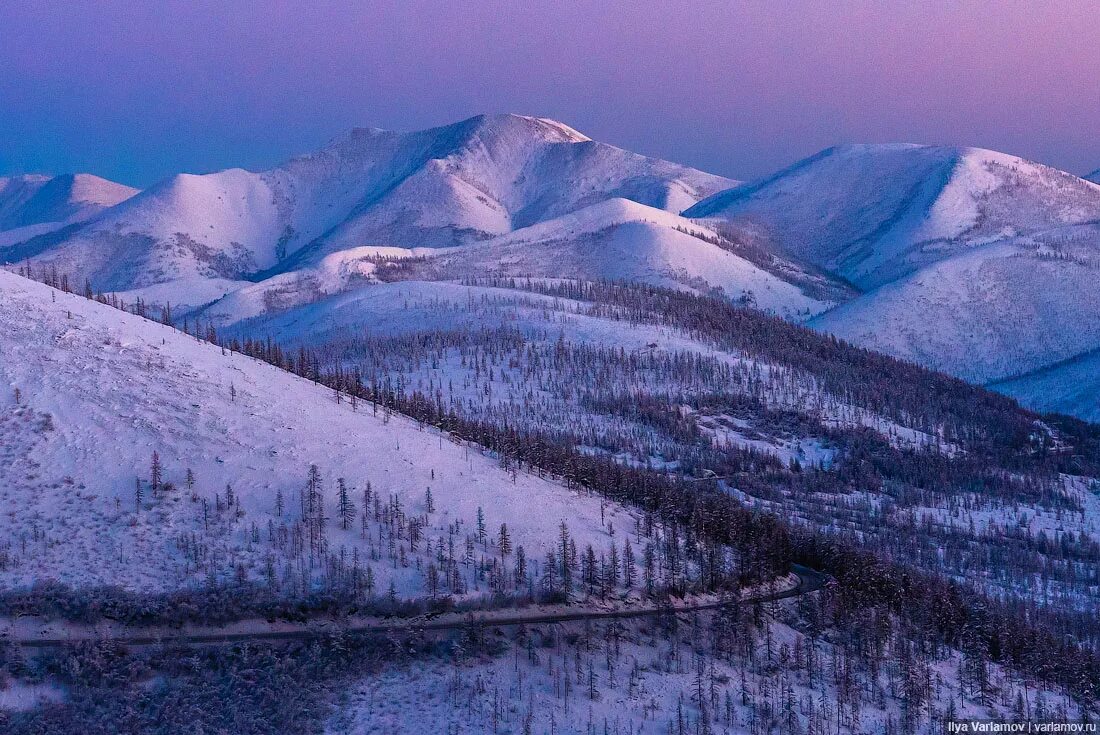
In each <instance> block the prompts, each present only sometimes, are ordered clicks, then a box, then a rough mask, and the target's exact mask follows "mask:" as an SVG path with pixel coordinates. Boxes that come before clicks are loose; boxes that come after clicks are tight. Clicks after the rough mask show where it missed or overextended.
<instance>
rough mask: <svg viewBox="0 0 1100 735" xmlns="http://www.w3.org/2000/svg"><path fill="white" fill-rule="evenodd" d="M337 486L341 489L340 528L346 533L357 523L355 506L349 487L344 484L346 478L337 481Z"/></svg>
mask: <svg viewBox="0 0 1100 735" xmlns="http://www.w3.org/2000/svg"><path fill="white" fill-rule="evenodd" d="M336 486H337V487H338V488H339V497H338V500H337V503H338V506H337V511H338V512H339V514H340V527H341V528H343V529H344V530H345V531H346V530H348V529H349V528H351V524H352V523H353V522H354V521H355V504H354V503H353V502H352V500H351V496H350V495H349V493H348V486H347V483H346V482H344V478H342V477H341V478H339V479H337V480H336Z"/></svg>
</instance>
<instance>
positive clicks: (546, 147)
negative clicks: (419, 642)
mask: <svg viewBox="0 0 1100 735" xmlns="http://www.w3.org/2000/svg"><path fill="white" fill-rule="evenodd" d="M733 183H735V182H732V181H730V180H728V179H724V178H722V177H719V176H713V175H710V174H706V173H703V172H701V171H696V170H694V169H690V168H687V167H685V166H680V165H678V164H673V163H669V162H667V161H661V160H657V159H652V158H647V157H645V156H640V155H638V154H635V153H630V152H629V151H625V150H622V149H619V148H615V147H613V146H609V145H605V144H602V143H597V142H595V141H592V140H590V139H588V138H587V137H585V136H583V135H581V134H580V133H578V132H577V131H575V130H573V129H572V128H570V127H568V126H566V125H563V124H561V123H558V122H554V121H552V120H546V119H542V118H532V117H521V116H517V115H500V116H478V117H474V118H470V119H469V120H464V121H462V122H459V123H455V124H453V125H447V126H444V127H439V128H432V129H429V130H423V131H419V132H413V133H394V132H387V131H382V130H374V129H358V130H353V131H351V132H349V133H347V134H345V135H343V136H341V137H339V138H337V139H336V140H334V141H333V142H332V143H331V144H329V145H328V146H327V147H325V148H324V149H322V150H321V151H318V152H316V153H313V154H310V155H307V156H301V157H298V158H295V159H292V160H291V161H289V162H287V163H286V164H285V165H283V166H280V167H278V168H275V169H272V170H270V171H266V172H262V173H252V172H248V171H243V170H240V169H232V170H228V171H222V172H219V173H215V174H208V175H204V176H193V175H179V176H176V177H173V178H171V179H168V180H167V181H164V182H162V183H160V184H158V185H157V186H154V187H153V188H152V189H150V190H148V191H146V192H144V193H143V194H141V195H140V196H137V197H134V198H133V199H131V200H129V201H127V202H125V204H124V205H123V206H120V207H116V208H114V209H112V210H109V211H107V212H104V213H103V214H102V215H101V216H99V217H97V218H96V219H95V220H93V221H91V222H88V223H87V224H86V225H84V226H82V227H79V228H75V229H70V230H67V231H65V232H64V233H55V234H53V235H50V236H45V237H40V238H37V239H33V240H30V241H28V242H25V243H23V244H21V245H19V246H17V247H9V248H8V249H7V251H0V258H6V259H8V260H17V259H23V258H28V257H32V258H34V257H37V258H40V259H42V260H49V261H52V262H57V263H59V264H60V265H62V266H63V267H65V268H66V269H67V270H69V271H70V272H74V273H76V275H83V276H85V277H88V278H90V279H91V280H92V282H93V283H94V284H95V285H96V287H98V288H102V289H110V290H122V289H130V288H135V287H141V286H149V285H152V284H156V283H162V282H166V281H171V280H175V279H178V278H186V277H194V276H202V277H206V278H221V279H236V278H241V277H243V276H247V275H250V274H253V273H256V272H261V271H262V272H266V273H267V274H269V275H271V274H274V273H276V272H281V271H285V270H289V269H293V268H298V267H301V266H302V265H308V264H311V263H317V262H319V261H320V260H321V258H323V257H324V256H325V255H327V254H329V253H332V252H336V251H339V250H343V249H346V248H349V247H357V246H363V245H398V246H403V247H419V246H428V247H443V246H453V245H460V244H466V243H470V242H478V241H481V240H484V239H487V238H490V237H493V236H496V235H500V234H504V233H508V232H511V231H512V230H515V229H518V228H522V227H526V226H529V225H531V224H534V223H536V222H538V221H540V220H543V219H547V218H553V217H557V216H560V215H562V214H565V213H567V212H569V211H572V210H574V209H578V208H581V207H584V206H588V205H590V204H593V203H596V202H599V201H603V200H606V199H609V198H613V197H624V198H627V199H631V200H633V201H637V202H639V203H641V204H645V205H648V206H653V207H658V208H662V209H668V210H670V211H679V210H681V209H684V208H686V207H688V206H690V205H691V204H693V203H695V202H696V201H698V200H700V199H702V198H703V197H705V196H708V195H710V194H712V193H714V192H716V191H719V190H721V189H724V188H727V187H729V186H730V185H732V184H733Z"/></svg>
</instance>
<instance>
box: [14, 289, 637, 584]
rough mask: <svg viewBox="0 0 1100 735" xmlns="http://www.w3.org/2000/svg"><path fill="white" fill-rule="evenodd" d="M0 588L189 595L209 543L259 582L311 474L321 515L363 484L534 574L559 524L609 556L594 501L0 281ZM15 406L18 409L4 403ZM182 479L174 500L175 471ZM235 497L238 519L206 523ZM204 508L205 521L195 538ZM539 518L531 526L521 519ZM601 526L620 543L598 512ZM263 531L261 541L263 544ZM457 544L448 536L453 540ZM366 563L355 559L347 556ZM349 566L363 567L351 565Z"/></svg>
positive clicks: (107, 315)
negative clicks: (488, 541) (156, 471)
mask: <svg viewBox="0 0 1100 735" xmlns="http://www.w3.org/2000/svg"><path fill="white" fill-rule="evenodd" d="M0 294H2V296H3V298H0V325H2V328H0V354H3V356H4V359H3V361H2V362H0V384H2V387H3V393H2V394H0V437H2V441H0V464H2V465H3V466H4V467H5V471H4V472H3V473H2V474H0V501H2V502H3V506H4V508H5V509H7V511H6V512H5V514H4V515H3V516H0V549H2V550H3V554H4V558H5V559H6V562H5V564H4V566H3V568H2V571H0V579H3V581H4V582H5V584H7V585H9V586H16V587H19V586H26V585H29V584H31V583H33V582H34V581H36V580H38V581H40V580H43V579H48V578H53V579H57V580H59V581H62V582H65V583H68V584H71V585H75V586H84V585H101V584H112V585H120V586H123V587H126V588H130V589H148V590H159V589H166V588H174V587H178V586H187V585H190V584H193V583H195V582H197V581H201V580H202V579H203V574H204V573H203V572H202V570H201V569H195V566H194V565H190V566H188V565H187V564H186V563H185V560H184V558H183V554H182V552H181V546H180V544H181V538H183V537H185V536H188V535H190V534H197V535H198V536H200V537H202V538H205V539H206V540H207V543H209V544H210V546H211V547H212V548H213V549H214V551H213V553H214V554H215V555H216V558H219V559H221V560H222V561H223V562H224V563H225V564H226V566H227V568H228V569H229V570H230V573H231V570H232V569H233V568H234V567H235V566H236V565H238V564H239V565H241V566H242V567H243V568H244V569H245V571H246V573H247V574H249V575H250V576H252V575H259V574H260V567H261V565H262V563H263V562H262V560H263V556H264V555H265V554H266V553H267V552H265V551H263V550H262V548H261V545H259V544H256V543H255V539H254V538H253V537H252V532H251V529H252V528H253V524H255V527H257V528H260V529H262V528H264V527H265V526H267V524H268V522H269V521H272V522H275V523H276V524H278V523H279V522H280V518H279V517H278V516H277V515H276V493H277V492H280V491H281V493H282V494H283V496H284V498H285V504H286V507H287V511H286V513H287V515H288V516H293V515H295V514H296V513H297V510H296V509H297V506H298V498H299V493H300V490H301V489H302V487H303V486H304V483H305V480H306V474H307V470H308V468H309V465H310V464H311V463H316V464H317V465H319V467H320V469H321V472H322V476H323V478H324V480H325V485H324V497H325V502H326V503H327V504H328V507H329V511H328V512H329V513H334V512H335V511H334V510H333V508H334V503H335V493H336V483H335V481H336V478H337V477H344V478H346V479H347V482H348V483H349V484H350V485H351V486H353V488H354V494H355V495H354V497H356V498H358V497H359V493H361V492H362V490H363V488H364V487H365V486H366V484H367V483H368V482H370V483H371V485H372V487H373V489H374V491H375V492H376V493H377V494H378V496H379V497H381V498H382V499H387V498H392V497H396V498H397V499H398V500H399V502H400V503H401V505H402V506H403V507H405V508H407V509H409V512H414V513H421V512H423V511H424V508H423V506H424V504H425V494H426V489H427V488H428V487H430V488H431V491H432V493H433V494H434V498H435V506H436V511H435V512H434V513H432V514H430V515H429V518H430V522H429V526H428V527H427V528H426V529H425V534H426V537H427V538H428V539H429V540H433V541H434V538H433V537H434V536H436V535H438V534H440V533H443V534H444V535H446V533H447V531H446V529H447V527H448V524H456V523H457V524H460V526H464V527H466V528H470V527H472V524H473V522H474V518H475V515H476V512H477V509H478V508H479V507H480V508H483V509H484V513H485V516H486V522H487V524H488V525H489V528H490V529H492V530H494V531H495V529H497V528H498V527H499V525H500V524H501V523H507V524H508V528H509V530H510V532H511V534H512V538H513V540H514V543H515V544H517V545H519V544H522V545H525V546H526V547H527V549H528V553H529V555H530V557H531V558H538V557H537V555H538V554H540V553H542V551H543V550H544V549H545V548H549V546H550V545H551V544H553V543H554V540H555V538H556V534H557V528H558V524H559V523H560V522H561V521H562V520H565V521H567V523H568V524H569V527H570V531H571V533H572V534H573V536H574V537H575V538H576V539H577V542H578V543H582V542H584V543H593V544H597V543H599V544H600V545H601V548H602V545H603V542H604V541H606V539H607V538H608V537H607V529H606V526H605V525H604V524H603V523H602V522H601V503H600V501H599V499H597V498H594V497H590V496H584V495H579V494H577V493H575V492H572V491H570V490H567V489H566V488H564V487H562V486H560V485H556V484H554V483H552V482H550V481H546V480H540V479H537V478H534V477H530V476H527V475H524V474H522V473H521V474H518V475H512V474H511V473H509V472H506V471H504V470H502V469H500V468H499V466H498V464H497V462H495V461H494V460H493V459H492V458H490V457H487V456H483V455H482V454H480V453H479V452H478V450H477V449H476V448H472V447H471V448H467V447H465V446H460V445H458V444H454V443H452V442H451V441H450V440H449V439H447V438H446V437H443V436H441V435H440V434H439V433H438V432H434V431H428V430H421V429H419V428H418V427H417V425H416V424H415V423H414V422H412V421H410V420H408V419H405V418H403V417H401V416H396V415H390V416H386V415H384V414H383V412H381V411H379V412H378V413H377V415H376V414H375V413H373V412H372V411H371V410H370V407H369V406H368V405H364V404H360V405H359V406H358V409H357V410H356V409H355V408H353V407H352V405H351V404H350V403H349V402H348V401H347V400H344V401H342V402H337V401H336V400H334V397H333V394H332V392H331V391H329V390H326V389H323V388H321V387H319V386H317V385H314V384H312V383H309V382H307V381H305V380H302V379H299V378H297V377H295V376H292V375H290V374H287V373H285V372H282V371H280V370H278V369H276V368H274V367H271V366H269V365H266V364H263V363H260V362H257V361H254V360H251V359H249V358H246V357H243V356H241V355H237V354H233V353H223V352H222V351H221V350H220V349H219V348H217V347H215V346H212V345H210V344H207V343H204V342H199V341H197V340H195V339H194V338H191V337H188V336H186V335H185V334H183V333H181V332H177V331H175V330H173V329H171V328H168V327H165V326H162V325H160V324H156V323H153V322H150V321H146V320H143V319H140V318H138V317H135V316H133V315H129V314H126V313H123V312H119V311H116V310H114V309H112V308H110V307H107V306H104V305H101V304H97V303H95V302H91V301H88V300H85V299H83V298H81V297H79V296H75V295H69V294H62V293H60V292H55V291H53V290H51V289H49V288H47V287H46V286H43V285H41V284H38V283H35V282H32V281H28V280H25V279H22V278H20V277H18V276H15V275H13V274H11V273H7V272H0ZM16 391H18V401H17V400H16V395H17V394H16ZM154 451H156V452H158V453H159V456H160V458H161V462H162V463H163V467H164V478H163V479H164V481H165V482H168V483H171V484H172V485H173V486H174V489H171V490H162V491H161V492H160V493H151V490H150V488H148V486H146V496H145V498H144V501H143V503H142V505H141V506H140V508H136V506H135V480H136V479H137V478H141V479H143V480H148V478H149V476H150V458H151V456H152V453H153V452H154ZM188 468H190V469H191V470H192V471H193V473H194V476H195V486H194V489H193V491H189V490H187V489H185V486H184V485H185V472H186V470H187V469H188ZM227 484H229V485H232V487H233V492H234V493H235V495H236V498H237V499H238V501H239V512H238V513H236V514H234V513H230V514H229V515H228V516H227V515H226V513H225V512H224V511H217V513H216V512H215V510H214V508H215V496H216V495H218V494H222V495H224V494H225V488H226V485H227ZM204 504H205V507H206V509H207V510H208V512H209V514H210V516H211V520H210V525H209V529H208V530H204ZM531 508H538V509H539V512H538V513H531V512H530V509H531ZM603 510H604V512H605V513H606V514H608V515H606V516H605V518H606V519H607V520H608V521H611V520H613V519H614V522H615V523H616V524H618V525H620V526H622V527H632V524H633V521H632V519H631V517H630V516H629V515H628V514H627V512H626V511H624V510H622V509H618V508H616V507H611V506H608V507H607V508H606V509H603ZM331 534H332V539H331V544H332V548H333V549H336V548H337V547H346V548H347V549H348V553H349V555H350V553H351V550H353V549H355V548H357V547H364V546H365V544H366V543H367V542H366V541H364V539H363V538H362V537H361V535H360V532H359V529H358V526H356V527H355V528H354V529H353V530H349V531H342V530H340V529H339V528H338V524H337V527H336V528H334V530H332V531H331ZM266 535H267V532H266V531H265V532H264V536H265V537H266ZM460 538H461V537H460ZM361 550H362V549H361ZM362 558H366V555H365V553H364V555H363V557H362ZM394 566H395V567H396V568H392V569H391V568H390V565H389V564H388V562H382V563H380V564H378V565H377V571H376V574H377V575H378V585H379V588H380V589H385V585H386V584H387V583H388V582H387V578H390V579H394V580H395V583H396V585H397V589H398V591H399V593H401V594H411V593H414V592H422V590H420V589H419V588H418V584H420V582H418V581H417V580H418V579H420V577H419V576H418V575H417V574H415V573H414V572H413V570H411V569H408V568H406V567H404V566H401V565H397V564H396V562H395V564H394Z"/></svg>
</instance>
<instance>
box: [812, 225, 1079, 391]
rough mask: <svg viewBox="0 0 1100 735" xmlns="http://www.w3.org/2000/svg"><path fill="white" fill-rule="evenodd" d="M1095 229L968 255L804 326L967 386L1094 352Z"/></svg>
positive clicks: (1060, 233)
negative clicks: (954, 377)
mask: <svg viewBox="0 0 1100 735" xmlns="http://www.w3.org/2000/svg"><path fill="white" fill-rule="evenodd" d="M1098 283H1100V228H1097V227H1087V226H1081V227H1070V228H1063V229H1062V230H1056V231H1052V232H1050V233H1045V234H1043V235H1042V236H1032V237H1026V238H1017V239H1014V240H1010V241H1006V242H1001V243H996V244H993V245H987V246H984V247H980V248H974V249H972V250H969V251H966V252H963V253H961V254H960V255H957V256H956V257H954V258H951V259H949V260H944V261H941V262H939V263H935V264H933V265H930V266H928V267H926V268H924V269H922V270H920V271H918V272H917V273H914V274H912V275H910V276H908V277H906V278H903V279H901V280H899V281H896V282H894V283H890V284H887V285H885V286H882V287H881V288H879V289H876V290H874V291H872V292H870V293H868V294H865V295H864V296H862V297H860V298H858V299H856V300H854V301H850V302H848V303H846V304H844V305H842V306H839V307H837V308H836V309H833V310H832V311H829V312H827V313H825V314H823V315H821V316H820V317H818V318H816V319H815V320H813V321H812V322H811V326H813V327H815V328H817V329H821V330H823V331H826V332H830V333H832V334H836V335H837V336H840V337H843V338H845V339H847V340H849V341H852V342H856V343H858V344H861V345H864V346H867V347H870V348H872V349H876V350H879V351H881V352H886V353H889V354H892V355H897V356H899V357H903V358H906V359H909V360H913V361H915V362H919V363H921V364H924V365H927V366H930V367H933V368H935V369H938V370H942V371H945V372H948V373H952V374H954V375H957V376H959V377H962V378H964V379H966V380H970V381H972V382H977V383H986V382H989V381H994V380H1000V379H1004V378H1007V377H1010V376H1014V375H1019V374H1021V373H1025V372H1030V371H1033V370H1036V369H1039V368H1041V367H1044V366H1047V365H1050V364H1052V363H1055V362H1058V361H1060V360H1064V359H1067V358H1069V357H1072V356H1074V355H1077V354H1079V353H1081V352H1084V351H1086V350H1090V349H1093V348H1094V347H1097V346H1100V289H1097V287H1096V285H1097V284H1098Z"/></svg>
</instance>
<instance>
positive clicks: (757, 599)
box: [0, 564, 832, 648]
mask: <svg viewBox="0 0 1100 735" xmlns="http://www.w3.org/2000/svg"><path fill="white" fill-rule="evenodd" d="M791 573H792V575H793V576H794V577H796V578H797V583H796V584H795V585H794V586H792V587H789V588H787V589H783V590H780V591H776V592H767V593H764V594H760V595H754V596H747V597H742V598H739V599H737V600H733V601H730V600H719V601H708V602H705V603H700V604H695V605H683V606H673V607H670V606H667V605H666V606H651V607H638V608H620V609H612V610H592V609H583V608H577V609H575V610H569V609H568V608H561V609H558V610H554V611H545V610H544V609H539V608H534V609H532V610H530V611H528V612H524V611H513V610H500V611H485V612H479V613H458V612H448V613H429V614H426V615H420V616H417V617H414V618H371V619H359V620H356V619H354V618H351V619H343V620H324V621H311V622H307V623H278V624H273V623H267V622H265V621H242V622H241V623H236V624H233V625H228V626H224V627H223V628H221V629H216V628H203V629H192V630H187V629H185V628H184V629H178V630H160V631H158V632H156V633H148V632H144V633H141V634H133V635H130V634H128V633H127V632H126V631H125V630H113V631H105V630H102V629H98V628H93V627H89V626H71V627H69V629H68V630H66V631H65V635H63V636H58V635H56V634H55V635H53V636H50V635H49V629H42V630H40V631H38V632H37V633H34V632H16V631H14V630H12V629H11V628H10V627H9V628H8V629H6V630H4V631H3V633H0V640H3V641H6V642H8V643H13V644H15V645H18V646H24V647H28V648H56V647H59V646H65V645H71V644H73V643H80V642H90V641H99V640H111V641H114V642H116V643H121V644H123V645H126V646H133V647H143V646H157V645H164V644H178V645H218V644H228V643H241V642H245V641H284V640H306V639H310V638H314V637H317V636H324V635H333V634H348V635H371V634H375V635H377V634H386V633H402V632H413V631H446V630H462V629H468V628H471V627H473V628H497V627H512V626H517V625H536V624H546V623H568V622H575V621H581V620H623V619H629V618H645V617H654V616H657V615H661V614H668V613H675V614H679V613H688V612H698V611H704V610H716V609H720V608H723V607H730V606H733V605H753V604H757V603H762V602H774V601H778V600H786V599H790V598H793V597H800V596H802V595H805V594H809V593H811V592H816V591H818V590H820V589H822V588H824V587H825V586H826V585H827V584H828V583H829V581H830V580H831V579H832V578H831V577H829V575H827V574H822V573H821V572H816V571H814V570H812V569H808V568H806V567H803V566H800V565H797V564H796V565H793V566H792V567H791ZM264 626H267V629H264Z"/></svg>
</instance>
